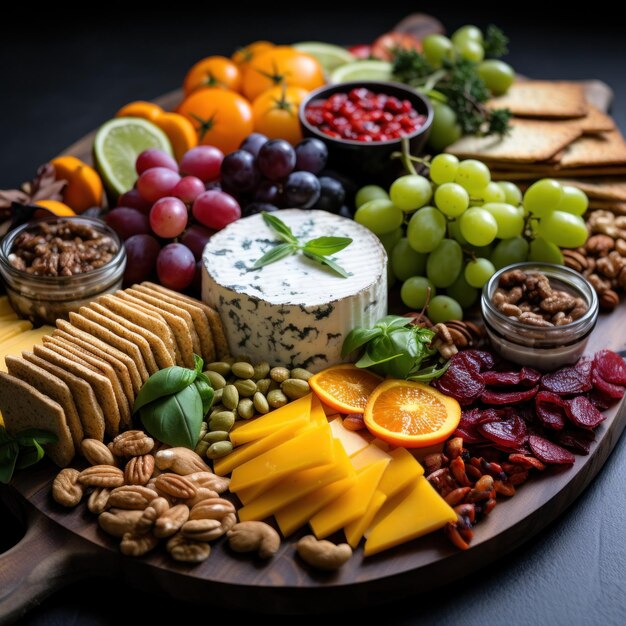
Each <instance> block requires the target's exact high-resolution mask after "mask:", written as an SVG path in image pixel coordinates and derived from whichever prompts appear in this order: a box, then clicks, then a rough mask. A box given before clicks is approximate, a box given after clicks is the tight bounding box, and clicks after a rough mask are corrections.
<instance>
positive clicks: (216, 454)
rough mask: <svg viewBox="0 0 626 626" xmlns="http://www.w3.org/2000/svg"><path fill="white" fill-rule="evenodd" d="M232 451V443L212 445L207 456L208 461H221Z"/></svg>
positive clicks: (218, 442)
mask: <svg viewBox="0 0 626 626" xmlns="http://www.w3.org/2000/svg"><path fill="white" fill-rule="evenodd" d="M232 451H233V444H232V443H231V442H230V441H216V442H215V443H214V444H211V447H210V448H209V449H208V450H207V453H206V456H207V458H208V459H221V458H222V457H223V456H226V455H227V454H230V453H231V452H232Z"/></svg>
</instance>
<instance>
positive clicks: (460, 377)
mask: <svg viewBox="0 0 626 626" xmlns="http://www.w3.org/2000/svg"><path fill="white" fill-rule="evenodd" d="M463 354H464V353H463V352H459V353H458V354H455V355H454V356H453V357H452V359H450V365H449V366H448V369H447V370H446V372H445V373H444V375H443V376H441V377H440V378H438V379H437V380H436V381H435V387H436V388H437V389H438V390H439V391H441V392H442V393H444V394H446V395H447V396H451V397H452V398H454V399H455V400H456V401H457V402H458V403H459V404H460V405H461V406H467V405H469V404H472V403H473V402H474V401H475V400H477V399H478V398H479V397H480V395H481V394H482V392H483V391H484V389H485V383H483V379H482V376H481V375H480V372H479V371H478V369H477V366H476V364H475V363H472V362H471V361H469V360H467V359H464V358H462V357H463ZM458 357H460V358H458Z"/></svg>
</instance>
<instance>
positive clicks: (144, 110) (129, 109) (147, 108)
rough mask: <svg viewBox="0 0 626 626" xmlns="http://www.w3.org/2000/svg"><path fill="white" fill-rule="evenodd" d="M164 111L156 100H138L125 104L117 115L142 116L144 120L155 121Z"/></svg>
mask: <svg viewBox="0 0 626 626" xmlns="http://www.w3.org/2000/svg"><path fill="white" fill-rule="evenodd" d="M162 113H163V109H162V108H161V107H160V106H159V105H158V104H154V102H146V101H145V100H136V101H135V102H129V103H128V104H125V105H124V106H123V107H122V108H121V109H120V110H119V111H118V112H117V113H116V114H115V117H141V118H143V119H144V120H148V121H150V122H154V120H156V118H157V117H159V115H161V114H162Z"/></svg>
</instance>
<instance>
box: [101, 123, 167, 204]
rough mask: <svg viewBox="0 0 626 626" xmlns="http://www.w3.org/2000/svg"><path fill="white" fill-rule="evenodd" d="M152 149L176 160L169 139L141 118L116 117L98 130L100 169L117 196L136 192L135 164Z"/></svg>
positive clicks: (108, 185)
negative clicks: (158, 149)
mask: <svg viewBox="0 0 626 626" xmlns="http://www.w3.org/2000/svg"><path fill="white" fill-rule="evenodd" d="M148 148H160V149H161V150H163V151H164V152H167V154H170V155H172V156H173V153H172V146H171V144H170V140H169V139H168V138H167V135H166V134H165V133H164V132H163V131H162V130H161V129H160V128H158V127H157V126H155V125H154V124H153V123H152V122H148V121H147V120H144V119H141V118H138V117H116V118H114V119H112V120H109V121H108V122H106V123H104V124H103V125H102V126H100V128H99V129H98V132H97V133H96V138H95V139H94V143H93V151H94V157H95V159H94V160H95V163H96V167H97V168H98V171H99V172H100V174H101V176H102V178H103V179H104V181H105V183H106V185H107V187H108V188H109V189H110V190H111V191H112V192H114V193H116V194H122V193H125V192H126V191H128V190H129V189H132V187H133V185H134V184H135V181H136V180H137V172H136V170H135V161H136V160H137V157H138V156H139V155H140V154H141V153H142V152H143V151H144V150H147V149H148Z"/></svg>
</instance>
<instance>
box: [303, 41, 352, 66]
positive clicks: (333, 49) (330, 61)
mask: <svg viewBox="0 0 626 626" xmlns="http://www.w3.org/2000/svg"><path fill="white" fill-rule="evenodd" d="M293 47H294V48H296V49H297V50H300V52H306V53H307V54H310V55H311V56H314V57H315V58H316V59H317V60H318V61H319V62H320V64H321V65H322V67H323V68H324V71H325V72H326V73H327V74H330V73H331V72H332V71H333V70H335V69H337V68H338V67H340V66H342V65H345V64H346V63H352V62H353V61H355V58H354V56H353V55H352V54H351V53H350V52H348V51H347V50H346V49H345V48H342V47H341V46H335V45H333V44H332V43H324V42H322V41H303V42H301V43H294V44H293Z"/></svg>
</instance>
